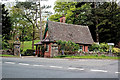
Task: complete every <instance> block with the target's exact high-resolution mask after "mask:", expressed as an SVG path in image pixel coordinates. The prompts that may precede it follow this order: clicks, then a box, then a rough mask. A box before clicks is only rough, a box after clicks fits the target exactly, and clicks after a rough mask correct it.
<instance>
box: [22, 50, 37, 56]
mask: <svg viewBox="0 0 120 80" xmlns="http://www.w3.org/2000/svg"><path fill="white" fill-rule="evenodd" d="M34 52H35V50H32V49H27V50H26V51H25V52H24V55H25V56H35V54H34Z"/></svg>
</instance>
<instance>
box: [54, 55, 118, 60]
mask: <svg viewBox="0 0 120 80" xmlns="http://www.w3.org/2000/svg"><path fill="white" fill-rule="evenodd" d="M54 58H71V59H120V57H113V56H105V57H103V56H98V57H97V56H89V55H85V56H69V55H62V56H56V57H54Z"/></svg>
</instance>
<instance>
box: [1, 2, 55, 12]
mask: <svg viewBox="0 0 120 80" xmlns="http://www.w3.org/2000/svg"><path fill="white" fill-rule="evenodd" d="M15 1H16V0H0V3H5V4H6V6H7V7H8V8H9V7H11V6H14V5H15V3H14V2H15ZM17 1H19V2H24V1H25V0H17ZM28 1H34V0H28ZM35 1H39V0H35ZM55 1H56V0H41V6H42V5H50V6H51V8H49V11H51V12H52V13H54V10H53V7H54V2H55Z"/></svg>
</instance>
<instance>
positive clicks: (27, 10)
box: [15, 2, 50, 49]
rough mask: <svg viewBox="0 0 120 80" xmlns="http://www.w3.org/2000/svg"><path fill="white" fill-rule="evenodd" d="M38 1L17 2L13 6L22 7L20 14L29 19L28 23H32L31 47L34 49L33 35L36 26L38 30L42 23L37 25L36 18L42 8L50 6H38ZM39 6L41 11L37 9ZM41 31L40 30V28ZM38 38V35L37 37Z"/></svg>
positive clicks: (38, 16)
mask: <svg viewBox="0 0 120 80" xmlns="http://www.w3.org/2000/svg"><path fill="white" fill-rule="evenodd" d="M39 5H40V3H37V2H18V3H17V5H16V6H15V7H16V8H20V9H22V10H23V11H22V12H23V13H21V15H22V16H23V17H24V18H26V20H28V21H29V23H31V24H32V27H33V34H32V36H33V39H32V49H34V40H35V39H36V37H35V33H36V28H37V29H38V30H39V31H40V30H41V29H42V28H41V27H42V26H43V25H42V24H40V25H42V26H41V27H40V26H38V24H37V22H38V21H37V20H38V18H40V17H41V16H40V15H39V13H41V14H42V10H43V9H46V8H50V6H45V5H44V6H43V7H39ZM39 8H41V9H42V10H41V11H38V9H39ZM44 13H49V12H47V11H46V12H45V11H44ZM41 31H42V30H41ZM41 37H42V36H41ZM37 38H39V37H37Z"/></svg>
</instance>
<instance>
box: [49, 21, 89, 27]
mask: <svg viewBox="0 0 120 80" xmlns="http://www.w3.org/2000/svg"><path fill="white" fill-rule="evenodd" d="M48 21H50V20H48ZM50 22H54V23H59V24H65V25H74V26H81V27H88V26H84V25H77V24H68V23H61V22H55V21H50Z"/></svg>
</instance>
